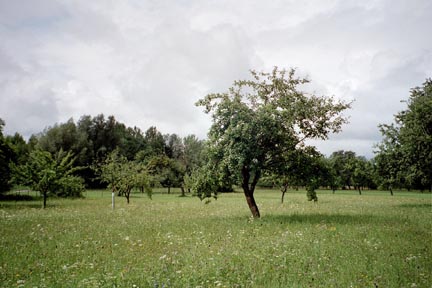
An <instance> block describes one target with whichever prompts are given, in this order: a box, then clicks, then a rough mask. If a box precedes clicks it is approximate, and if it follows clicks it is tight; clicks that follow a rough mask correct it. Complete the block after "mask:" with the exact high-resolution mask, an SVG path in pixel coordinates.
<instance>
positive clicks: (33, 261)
mask: <svg viewBox="0 0 432 288" xmlns="http://www.w3.org/2000/svg"><path fill="white" fill-rule="evenodd" d="M85 195H86V198H85V199H75V200H70V199H55V198H49V199H48V207H47V208H46V209H41V208H40V207H41V200H40V199H37V200H28V201H12V200H9V201H1V202H0V233H1V239H0V286H1V287H431V285H432V271H431V270H432V221H431V220H432V194H430V193H424V194H421V193H414V192H396V193H395V196H393V197H392V196H390V195H389V194H388V192H378V191H366V192H364V193H363V195H361V196H360V195H358V194H357V193H356V192H355V191H343V192H342V191H337V192H336V194H332V193H331V192H329V191H318V197H319V202H318V203H311V202H307V201H306V196H305V191H289V192H287V194H286V196H285V203H284V204H281V203H280V192H278V191H268V190H258V191H257V192H256V200H257V202H258V205H259V207H260V210H261V216H262V218H261V219H253V218H251V217H250V211H249V209H248V207H247V204H246V202H245V199H244V196H243V194H242V193H229V194H222V195H220V197H219V199H218V200H213V201H211V203H209V204H207V205H206V204H204V202H200V201H199V200H198V199H197V198H195V197H191V196H188V197H178V195H179V194H171V195H168V194H161V193H155V194H154V195H153V200H150V199H148V198H147V196H146V195H142V194H139V193H136V194H132V196H131V203H130V204H129V205H127V204H126V199H125V198H120V197H117V198H116V208H115V210H112V209H111V193H110V192H108V191H101V190H99V191H88V192H86V193H85Z"/></svg>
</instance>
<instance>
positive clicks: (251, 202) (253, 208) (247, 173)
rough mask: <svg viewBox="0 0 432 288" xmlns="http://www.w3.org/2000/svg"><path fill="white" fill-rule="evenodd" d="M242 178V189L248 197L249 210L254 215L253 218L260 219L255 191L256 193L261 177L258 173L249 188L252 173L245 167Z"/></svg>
mask: <svg viewBox="0 0 432 288" xmlns="http://www.w3.org/2000/svg"><path fill="white" fill-rule="evenodd" d="M242 177H243V183H242V188H243V193H244V195H245V197H246V202H247V204H248V206H249V209H250V211H251V213H252V216H253V217H254V218H260V217H261V215H260V212H259V209H258V205H257V204H256V202H255V198H254V195H253V194H254V191H255V186H256V184H257V183H258V180H259V177H260V173H259V172H256V173H255V176H254V179H253V181H252V183H251V184H250V186H249V180H250V171H249V168H248V167H247V166H243V168H242Z"/></svg>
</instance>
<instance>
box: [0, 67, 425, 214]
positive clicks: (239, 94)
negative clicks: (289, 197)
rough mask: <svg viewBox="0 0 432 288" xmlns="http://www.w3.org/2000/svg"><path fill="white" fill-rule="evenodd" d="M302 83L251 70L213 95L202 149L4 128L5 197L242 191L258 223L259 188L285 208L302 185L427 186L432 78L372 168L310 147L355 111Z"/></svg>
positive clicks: (109, 128) (90, 123)
mask: <svg viewBox="0 0 432 288" xmlns="http://www.w3.org/2000/svg"><path fill="white" fill-rule="evenodd" d="M306 83H308V80H307V79H303V78H299V77H297V76H296V75H295V70H293V69H292V70H279V69H278V68H276V67H275V68H274V69H273V71H271V72H270V73H264V72H255V71H252V77H251V80H245V81H236V82H234V85H233V86H232V87H231V88H230V89H229V90H228V92H226V93H216V94H210V95H207V96H206V97H205V98H203V99H202V100H200V101H199V102H198V103H197V105H198V106H202V107H204V109H205V112H207V113H210V114H211V115H212V117H213V125H212V126H211V128H210V131H209V134H208V139H207V140H206V141H203V140H199V139H198V138H197V137H195V136H194V135H189V136H187V137H184V138H181V137H179V136H178V135H176V134H166V135H163V134H162V133H161V132H159V131H158V130H157V129H156V127H150V128H149V129H148V130H146V131H145V132H142V131H141V130H140V129H139V128H137V127H133V128H132V127H127V126H126V125H124V124H123V123H120V122H118V121H117V120H116V119H115V118H114V116H109V117H108V118H105V117H104V115H102V114H101V115H98V116H96V117H91V116H82V117H81V118H80V119H79V120H78V121H77V122H76V123H75V122H74V120H73V119H70V120H69V121H67V122H66V123H61V124H56V125H54V126H53V127H49V128H47V129H45V130H44V131H43V132H42V133H40V134H38V135H33V136H32V137H30V139H29V140H28V141H27V142H26V141H24V139H23V138H22V137H21V136H20V135H19V134H15V135H14V136H4V135H3V134H2V127H3V126H4V122H3V121H1V122H0V164H1V166H0V169H1V178H0V185H1V187H0V190H2V191H6V190H8V189H10V185H11V183H20V184H25V185H29V186H31V187H32V188H33V189H36V190H39V191H41V192H42V193H44V195H45V194H49V193H54V194H57V195H75V196H76V195H79V193H80V191H82V189H83V187H84V185H85V186H87V187H90V188H95V187H106V186H107V185H108V186H109V187H110V188H111V189H112V190H113V191H114V192H116V193H117V194H119V195H124V196H126V198H127V199H128V201H129V195H130V192H131V190H132V189H133V188H139V189H141V190H142V191H143V192H144V191H145V192H147V193H148V195H149V196H151V188H152V187H154V186H163V187H167V189H168V192H170V189H171V187H181V189H182V191H183V193H186V192H185V191H186V190H190V191H192V192H194V193H195V194H196V195H197V196H199V197H200V198H201V199H204V198H207V197H216V196H217V191H221V190H225V191H226V190H229V189H231V188H232V186H233V185H238V186H239V187H241V188H242V189H243V192H244V194H245V198H246V201H247V203H248V206H249V208H250V210H251V212H252V214H253V215H254V216H255V217H259V210H258V206H257V205H256V202H255V199H254V191H255V188H256V186H257V185H272V186H275V185H277V186H279V187H281V190H282V192H283V194H282V200H283V196H284V193H285V191H286V190H287V188H288V186H294V187H296V186H304V187H306V189H307V196H308V200H314V201H317V199H318V198H317V196H316V193H315V190H316V189H317V188H318V187H323V186H324V187H329V188H331V189H333V190H336V189H338V188H342V189H351V188H354V189H357V190H358V191H359V193H360V194H361V190H362V189H363V188H369V189H374V188H376V187H377V186H382V187H384V188H387V189H390V191H392V189H393V188H394V187H403V188H408V189H411V188H416V189H424V188H430V187H431V178H432V177H431V167H432V161H431V159H432V154H431V153H432V152H431V151H432V147H431V145H432V144H431V143H432V141H431V131H432V124H431V123H432V120H431V115H432V104H431V86H432V85H431V81H430V80H427V81H426V82H425V84H424V86H423V87H420V88H415V89H413V90H412V91H411V97H410V99H409V101H408V108H407V110H406V111H402V112H401V113H399V114H398V115H396V124H392V125H382V126H380V128H381V131H382V132H383V135H384V139H383V141H382V143H380V144H379V145H378V146H377V148H378V149H377V151H376V153H377V155H376V157H375V158H374V159H371V160H367V159H365V158H364V157H361V156H357V155H355V153H354V152H351V151H337V152H334V153H333V154H332V155H331V156H330V157H328V158H326V157H323V155H321V154H320V153H319V152H318V151H316V149H315V148H314V147H311V146H307V145H306V142H305V141H306V140H307V139H316V138H318V139H326V138H327V137H328V135H329V134H330V133H335V132H336V133H337V132H339V131H340V130H341V127H342V125H343V124H344V123H346V118H345V117H344V116H343V115H342V114H341V113H342V112H343V111H344V110H345V109H348V108H350V103H343V102H340V101H336V100H335V99H333V98H331V97H325V96H321V97H318V96H315V95H309V94H306V93H304V92H302V91H300V90H299V88H300V87H301V86H302V85H303V84H306ZM38 165H39V166H38ZM32 167H33V168H32ZM44 167H45V168H47V169H44ZM32 169H33V170H38V173H39V174H38V175H39V176H35V175H36V174H37V173H35V175H33V174H31V170H32ZM53 171H54V172H53ZM26 179H27V180H26ZM29 179H30V180H31V181H30V180H29ZM47 179H48V180H49V179H51V180H52V181H51V182H50V183H52V185H51V184H50V185H48V186H49V188H46V187H45V186H47V185H45V184H42V183H44V181H47ZM32 181H33V182H32ZM35 183H38V184H37V185H36V184H35ZM41 185H42V186H41ZM44 185H45V186H44ZM44 191H46V192H44Z"/></svg>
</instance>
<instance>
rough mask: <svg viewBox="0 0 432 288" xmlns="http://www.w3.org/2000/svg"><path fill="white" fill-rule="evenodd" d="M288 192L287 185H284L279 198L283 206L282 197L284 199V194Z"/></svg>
mask: <svg viewBox="0 0 432 288" xmlns="http://www.w3.org/2000/svg"><path fill="white" fill-rule="evenodd" d="M287 190H288V184H287V183H285V184H283V185H282V186H281V192H282V197H281V204H283V202H284V197H285V192H286V191H287Z"/></svg>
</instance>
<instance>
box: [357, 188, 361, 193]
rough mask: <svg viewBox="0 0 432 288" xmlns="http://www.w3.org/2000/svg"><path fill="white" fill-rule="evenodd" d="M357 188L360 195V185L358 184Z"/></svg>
mask: <svg viewBox="0 0 432 288" xmlns="http://www.w3.org/2000/svg"><path fill="white" fill-rule="evenodd" d="M357 188H358V191H359V195H361V188H360V186H358V187H357Z"/></svg>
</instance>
